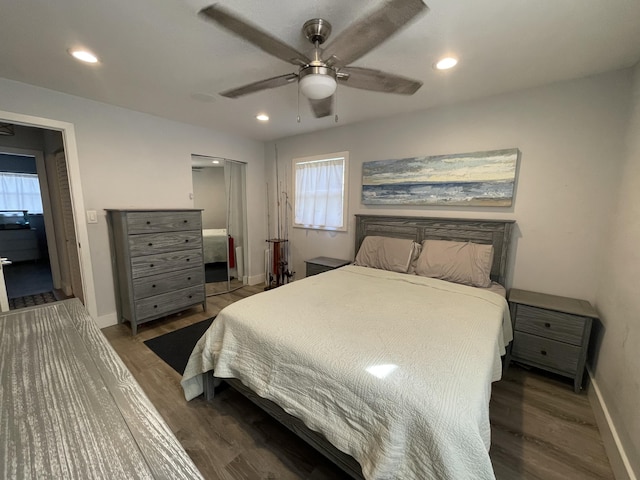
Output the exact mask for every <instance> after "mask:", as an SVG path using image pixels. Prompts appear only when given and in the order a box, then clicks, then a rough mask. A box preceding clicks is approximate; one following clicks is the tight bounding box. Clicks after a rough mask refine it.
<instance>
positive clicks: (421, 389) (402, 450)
mask: <svg viewBox="0 0 640 480" xmlns="http://www.w3.org/2000/svg"><path fill="white" fill-rule="evenodd" d="M512 225H513V222H512V221H495V220H473V221H471V220H458V219H434V218H420V217H389V216H375V215H357V216H356V252H358V255H357V257H356V262H355V264H354V265H348V266H345V267H342V268H340V269H336V270H333V271H330V272H325V273H323V274H321V275H315V276H313V277H309V278H306V279H303V280H300V281H296V282H293V283H291V284H288V285H286V286H284V287H280V288H277V289H274V290H270V291H268V292H264V293H261V294H259V295H254V296H252V297H249V298H246V299H244V300H242V301H240V302H236V303H234V304H232V305H230V306H229V307H226V308H225V309H224V310H223V311H221V312H220V314H219V315H218V317H217V318H216V321H215V322H213V325H212V326H211V328H210V329H209V330H208V331H207V333H206V334H205V335H204V336H203V338H202V339H201V340H200V341H199V342H198V344H197V345H196V347H195V349H194V351H193V353H192V355H191V357H190V359H189V363H188V365H187V368H186V370H185V375H184V377H183V380H182V386H183V388H184V391H185V396H186V398H187V399H191V398H194V397H195V396H198V395H200V394H201V393H203V392H204V393H205V394H206V395H208V396H211V394H212V389H213V388H214V385H215V384H216V383H217V381H218V380H219V379H221V378H224V379H225V381H227V382H228V383H230V384H231V385H232V386H234V387H235V388H237V389H238V390H240V391H241V392H242V393H244V394H245V395H247V396H248V397H249V398H250V399H252V400H253V401H254V402H255V403H257V404H259V405H260V406H261V407H262V408H264V409H265V410H267V411H268V412H269V413H271V414H273V415H274V416H276V418H278V419H279V420H281V421H282V422H283V423H284V424H285V425H287V426H288V427H289V428H290V429H292V430H293V431H294V432H295V433H297V434H298V435H300V436H301V437H302V438H304V439H305V440H306V441H308V442H309V443H311V444H312V445H313V446H315V447H316V448H318V449H319V450H320V451H322V452H323V453H325V454H326V455H327V456H329V458H331V459H332V460H333V461H334V462H336V463H337V464H338V465H339V466H340V467H341V468H343V469H344V470H345V471H346V472H347V473H349V474H350V475H351V476H353V477H354V478H362V477H364V478H367V479H387V478H402V479H405V478H406V479H408V478H448V479H463V478H479V479H482V478H488V479H490V478H494V475H493V470H492V467H491V461H490V458H489V454H488V450H489V445H490V428H489V399H490V394H491V383H492V382H493V381H496V380H498V379H500V377H501V370H502V364H501V356H502V355H504V354H505V352H506V348H507V344H508V343H509V341H510V340H511V338H512V332H511V322H510V318H509V311H508V307H507V303H506V300H505V298H504V296H503V295H500V294H499V293H495V291H493V290H492V288H489V287H491V286H493V287H495V285H494V282H495V283H501V284H503V285H504V284H505V273H506V267H507V258H508V257H507V253H508V252H507V251H508V247H509V243H510V232H511V228H512ZM374 239H375V240H376V241H378V239H381V240H379V241H380V242H383V243H384V242H387V241H388V242H396V243H402V242H403V241H409V242H410V243H411V244H412V245H422V246H424V245H427V243H428V244H429V245H431V242H436V243H437V242H439V241H446V242H448V243H447V245H450V244H452V243H451V242H457V243H460V244H466V243H467V242H472V244H473V245H480V246H486V247H487V248H491V251H492V256H491V258H490V259H489V261H488V264H489V265H488V270H487V275H488V278H487V282H489V284H490V285H487V287H482V288H478V287H474V286H468V285H461V284H458V283H452V282H449V281H445V280H442V279H439V278H432V277H426V276H424V275H421V274H417V273H416V272H417V271H418V270H420V269H421V268H422V267H423V266H424V265H422V264H421V263H420V262H419V260H420V259H421V258H422V257H421V252H418V253H416V254H415V255H414V254H413V253H412V254H411V258H410V259H409V260H408V262H407V263H406V268H407V272H411V273H407V272H399V271H394V268H391V269H383V268H379V267H376V268H372V267H371V266H370V265H366V263H367V259H366V258H365V256H364V255H361V251H362V250H364V246H365V245H368V244H369V243H371V242H372V241H374ZM389 239H391V240H389ZM425 242H427V243H425ZM434 244H435V243H434ZM361 247H362V248H361ZM482 248H484V247H482ZM425 251H426V250H425ZM387 257H388V258H385V261H387V260H388V261H390V263H392V264H393V262H394V261H395V260H397V258H396V257H397V256H396V257H394V256H393V255H387ZM403 258H404V257H403ZM363 259H364V260H363ZM404 261H405V260H404V259H403V262H404ZM363 263H364V264H365V265H363ZM403 268H404V267H403ZM489 270H490V271H489ZM420 271H421V272H422V271H423V270H420ZM212 372H214V373H212ZM214 375H215V377H214Z"/></svg>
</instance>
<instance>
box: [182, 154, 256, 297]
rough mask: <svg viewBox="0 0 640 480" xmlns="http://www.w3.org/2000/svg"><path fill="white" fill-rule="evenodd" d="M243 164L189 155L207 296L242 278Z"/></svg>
mask: <svg viewBox="0 0 640 480" xmlns="http://www.w3.org/2000/svg"><path fill="white" fill-rule="evenodd" d="M245 169H246V164H244V163H242V162H238V161H235V160H230V159H227V158H221V157H209V156H203V155H192V156H191V172H192V178H193V206H194V208H199V209H202V235H203V242H204V243H203V245H204V262H205V281H206V283H207V295H208V296H210V295H217V294H219V293H225V292H228V291H231V290H234V289H235V288H239V287H241V286H242V285H243V284H244V283H245V281H244V279H245V278H246V273H245V271H246V270H245V268H244V267H245V261H244V259H245V258H246V247H247V245H246V243H247V239H246V233H245V232H246V231H247V228H246V218H247V215H246V201H245V199H246V187H245V185H246V172H245Z"/></svg>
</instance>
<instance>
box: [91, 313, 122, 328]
mask: <svg viewBox="0 0 640 480" xmlns="http://www.w3.org/2000/svg"><path fill="white" fill-rule="evenodd" d="M117 323H118V314H117V313H116V312H113V313H109V314H107V315H100V316H99V317H98V318H96V324H97V325H98V328H105V327H110V326H111V325H116V324H117Z"/></svg>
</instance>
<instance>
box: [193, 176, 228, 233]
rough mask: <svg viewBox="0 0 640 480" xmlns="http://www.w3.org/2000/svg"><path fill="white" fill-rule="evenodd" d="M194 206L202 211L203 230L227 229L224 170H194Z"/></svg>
mask: <svg viewBox="0 0 640 480" xmlns="http://www.w3.org/2000/svg"><path fill="white" fill-rule="evenodd" d="M193 206H194V207H195V208H201V209H202V228H227V195H226V186H225V179H224V168H222V167H203V168H199V169H197V170H193Z"/></svg>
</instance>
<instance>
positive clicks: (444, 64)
mask: <svg viewBox="0 0 640 480" xmlns="http://www.w3.org/2000/svg"><path fill="white" fill-rule="evenodd" d="M457 63H458V60H457V59H455V58H453V57H446V58H442V59H440V60H438V63H436V64H435V65H434V66H435V68H436V69H438V70H447V69H449V68H453V67H455V66H456V65H457Z"/></svg>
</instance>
